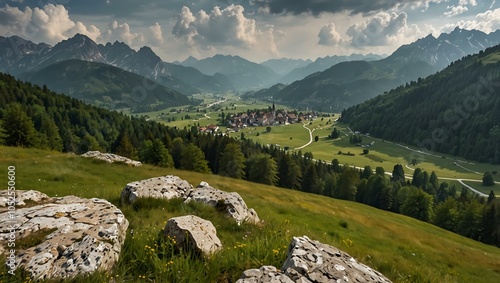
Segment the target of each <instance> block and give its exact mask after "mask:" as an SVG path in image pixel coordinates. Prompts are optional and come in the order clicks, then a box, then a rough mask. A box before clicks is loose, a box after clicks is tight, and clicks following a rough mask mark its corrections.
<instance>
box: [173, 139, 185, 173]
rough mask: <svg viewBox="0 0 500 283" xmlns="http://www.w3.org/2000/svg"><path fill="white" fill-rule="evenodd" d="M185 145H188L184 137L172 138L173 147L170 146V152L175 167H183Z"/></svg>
mask: <svg viewBox="0 0 500 283" xmlns="http://www.w3.org/2000/svg"><path fill="white" fill-rule="evenodd" d="M185 147H186V146H185V145H184V141H183V140H182V138H180V137H177V138H175V139H173V140H172V147H171V148H170V154H171V155H172V158H173V159H174V166H175V168H181V161H182V153H183V152H184V148H185Z"/></svg>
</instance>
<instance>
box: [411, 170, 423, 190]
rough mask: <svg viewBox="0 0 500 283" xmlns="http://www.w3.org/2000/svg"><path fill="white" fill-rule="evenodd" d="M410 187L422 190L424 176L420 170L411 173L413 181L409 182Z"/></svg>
mask: <svg viewBox="0 0 500 283" xmlns="http://www.w3.org/2000/svg"><path fill="white" fill-rule="evenodd" d="M411 185H412V186H415V187H417V188H422V187H423V185H424V174H423V173H422V169H420V168H417V169H415V171H414V172H413V179H412V181H411Z"/></svg>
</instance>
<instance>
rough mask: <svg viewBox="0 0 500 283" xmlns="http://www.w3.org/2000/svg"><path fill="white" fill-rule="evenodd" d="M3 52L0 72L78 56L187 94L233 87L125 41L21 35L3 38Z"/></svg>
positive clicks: (0, 42)
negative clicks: (49, 40) (40, 40)
mask: <svg viewBox="0 0 500 283" xmlns="http://www.w3.org/2000/svg"><path fill="white" fill-rule="evenodd" d="M0 51H2V54H1V55H0V63H2V64H1V65H0V71H4V72H8V73H10V74H14V75H19V74H21V73H25V72H31V71H35V70H40V69H42V68H45V67H47V66H49V65H51V64H55V63H58V62H62V61H65V60H69V59H79V60H84V61H89V62H100V63H106V64H109V65H112V66H115V67H119V68H121V69H124V70H126V71H129V72H133V73H136V74H138V75H141V76H143V77H146V78H148V79H151V80H154V81H155V82H157V83H160V84H163V85H164V86H167V87H169V88H172V89H174V90H177V91H179V92H182V93H185V94H194V93H199V92H225V91H227V90H231V89H233V88H234V87H233V85H232V84H227V80H223V79H221V78H214V77H213V76H208V75H205V74H203V73H201V72H199V71H198V70H196V69H194V68H186V67H183V66H180V65H175V64H170V63H166V62H163V61H162V60H161V58H160V57H158V56H157V55H156V54H155V53H154V52H153V50H151V48H149V47H143V48H141V49H140V50H139V51H135V50H133V49H132V48H130V47H129V46H128V45H126V44H125V43H122V42H115V43H113V44H111V43H107V44H105V45H102V44H96V43H95V42H94V41H93V40H92V39H90V38H88V37H87V36H85V35H81V34H76V35H75V36H74V37H72V38H69V39H67V40H64V41H61V42H60V43H58V44H56V45H55V46H54V47H51V46H49V45H47V44H34V43H32V42H30V41H27V40H24V39H22V38H20V37H9V38H4V37H1V38H0Z"/></svg>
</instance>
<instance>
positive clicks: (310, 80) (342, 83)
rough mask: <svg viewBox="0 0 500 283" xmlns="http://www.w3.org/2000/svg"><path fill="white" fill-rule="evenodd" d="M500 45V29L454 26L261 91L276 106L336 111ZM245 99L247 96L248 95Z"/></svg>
mask: <svg viewBox="0 0 500 283" xmlns="http://www.w3.org/2000/svg"><path fill="white" fill-rule="evenodd" d="M499 43H500V30H497V31H496V32H492V33H490V34H486V33H483V32H481V31H477V30H463V29H459V28H456V29H455V30H453V31H452V32H451V33H449V34H442V35H440V36H439V37H438V38H435V37H433V36H432V35H429V36H427V37H425V38H422V39H419V40H417V41H415V42H413V43H411V44H408V45H403V46H401V47H400V48H398V49H397V50H396V51H395V52H394V53H393V54H391V55H390V56H388V57H387V58H384V59H381V60H377V61H370V62H367V61H351V62H342V63H339V64H336V65H334V66H332V67H330V68H328V69H326V70H325V71H323V72H318V73H314V74H312V75H309V76H307V77H306V78H304V79H302V80H299V81H295V82H293V83H291V84H290V85H288V86H287V87H285V88H282V89H281V90H279V91H277V92H275V91H272V90H269V91H267V94H266V95H263V92H260V96H261V97H262V96H264V97H265V96H267V97H273V99H274V100H276V101H277V102H280V103H282V104H288V105H292V106H308V107H314V108H316V109H321V110H329V111H341V110H342V109H345V108H347V107H349V106H352V105H355V104H357V103H361V102H363V101H366V100H367V99H370V98H372V97H374V96H376V95H378V94H382V93H384V92H386V91H389V90H391V89H393V88H395V87H397V86H399V85H402V84H405V83H408V82H411V81H412V80H417V79H418V78H424V77H427V76H429V75H431V74H434V73H435V72H437V71H440V70H442V69H443V68H444V67H446V66H447V65H449V64H450V63H451V62H453V61H455V60H458V59H460V58H462V57H464V56H466V55H469V54H472V53H478V52H479V51H481V50H483V49H485V48H487V47H491V46H494V45H497V44H499ZM250 96H251V95H250Z"/></svg>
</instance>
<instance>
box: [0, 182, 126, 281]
mask: <svg viewBox="0 0 500 283" xmlns="http://www.w3.org/2000/svg"><path fill="white" fill-rule="evenodd" d="M4 194H5V192H1V193H0V195H2V196H3V195H4ZM16 194H17V195H18V196H23V195H24V196H28V195H31V196H32V197H30V198H25V199H31V200H32V201H35V200H36V201H38V199H41V200H42V202H41V203H38V204H36V203H35V205H33V203H30V206H29V207H23V204H21V202H19V206H17V207H16V209H15V216H14V218H11V217H10V216H11V214H10V213H9V210H8V209H7V208H6V207H4V208H0V245H5V244H6V241H7V240H8V239H9V237H12V234H11V233H15V239H16V247H15V248H16V260H15V262H16V264H17V266H16V267H17V268H19V267H22V268H24V269H25V270H27V271H28V272H29V273H30V275H31V277H32V278H33V279H36V280H44V279H49V278H72V277H74V276H76V275H80V274H85V273H92V272H94V271H97V270H109V269H110V268H111V267H112V266H113V265H114V264H115V262H116V261H117V260H118V258H119V255H120V251H121V248H122V245H123V242H124V241H125V235H126V231H127V228H128V224H129V223H128V221H127V219H125V217H124V215H123V213H122V212H121V211H120V210H119V209H118V208H116V207H115V206H114V205H113V204H111V203H110V202H108V201H106V200H103V199H97V198H93V199H85V198H80V197H75V196H66V197H59V198H46V197H47V196H46V195H44V194H41V193H38V192H34V191H28V192H25V191H16ZM35 196H36V197H35ZM12 225H16V228H17V229H16V230H15V231H11V226H12ZM26 237H34V238H36V239H38V240H37V241H35V242H39V244H34V246H30V244H28V243H30V242H34V241H23V239H24V238H26Z"/></svg>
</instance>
